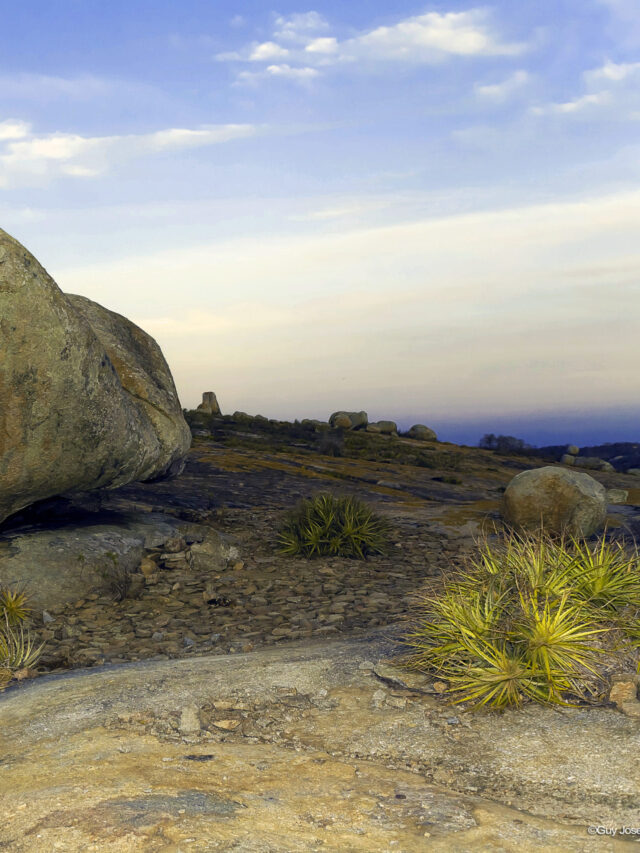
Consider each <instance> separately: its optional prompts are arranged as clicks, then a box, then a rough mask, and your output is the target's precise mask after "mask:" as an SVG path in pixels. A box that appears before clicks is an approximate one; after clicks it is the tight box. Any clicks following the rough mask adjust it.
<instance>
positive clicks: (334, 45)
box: [305, 37, 338, 54]
mask: <svg viewBox="0 0 640 853" xmlns="http://www.w3.org/2000/svg"><path fill="white" fill-rule="evenodd" d="M337 50H338V39H336V38H333V37H325V38H317V39H314V40H313V41H312V42H309V44H308V45H307V46H306V47H305V51H306V52H307V53H321V54H327V53H336V52H337Z"/></svg>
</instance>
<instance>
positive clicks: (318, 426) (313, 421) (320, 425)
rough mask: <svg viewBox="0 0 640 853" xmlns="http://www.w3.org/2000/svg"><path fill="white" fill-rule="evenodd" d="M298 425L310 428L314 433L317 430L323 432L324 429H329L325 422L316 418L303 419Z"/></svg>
mask: <svg viewBox="0 0 640 853" xmlns="http://www.w3.org/2000/svg"><path fill="white" fill-rule="evenodd" d="M300 424H301V425H302V426H311V427H313V428H314V429H315V430H316V431H317V430H325V429H328V428H329V424H328V423H327V421H319V420H318V419H317V418H303V419H302V420H301V421H300Z"/></svg>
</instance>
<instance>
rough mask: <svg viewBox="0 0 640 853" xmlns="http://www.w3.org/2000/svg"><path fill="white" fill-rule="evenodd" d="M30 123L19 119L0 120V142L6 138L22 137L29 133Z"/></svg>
mask: <svg viewBox="0 0 640 853" xmlns="http://www.w3.org/2000/svg"><path fill="white" fill-rule="evenodd" d="M30 129H31V125H30V124H28V122H26V121H21V120H20V119H7V120H6V121H0V142H4V141H5V140H7V139H24V137H25V136H28V135H29V131H30Z"/></svg>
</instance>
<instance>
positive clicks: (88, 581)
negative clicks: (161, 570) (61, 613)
mask: <svg viewBox="0 0 640 853" xmlns="http://www.w3.org/2000/svg"><path fill="white" fill-rule="evenodd" d="M183 535H185V536H186V537H187V539H188V541H189V543H194V544H193V546H192V547H193V548H194V549H198V548H199V549H200V550H201V551H202V552H203V553H206V559H207V566H206V567H207V569H208V570H209V571H212V570H213V569H216V568H218V569H219V568H221V567H222V566H224V565H226V561H227V559H228V556H229V548H228V547H227V546H226V545H225V544H224V542H223V537H222V536H221V535H220V534H218V533H217V532H216V531H213V530H212V529H211V528H208V527H202V526H200V527H197V526H196V525H193V524H189V523H186V522H181V521H179V520H178V519H176V518H172V517H171V516H168V515H163V514H162V513H135V512H130V513H116V512H112V513H102V514H100V513H97V514H95V518H92V517H91V516H90V515H87V516H85V517H84V518H83V519H82V521H78V520H75V521H70V522H69V523H67V524H64V523H59V524H57V525H54V526H50V527H41V526H38V525H32V526H29V525H25V526H22V527H18V528H17V529H12V530H5V531H4V532H1V533H0V584H2V585H4V586H7V587H9V588H10V589H20V590H24V591H25V592H26V593H27V595H28V597H29V602H30V606H31V607H32V608H33V609H34V610H35V611H41V610H44V609H49V610H52V611H55V610H57V609H59V608H62V607H64V606H65V605H66V604H69V603H71V602H76V601H78V600H79V599H80V598H82V597H86V596H87V595H90V594H99V593H102V592H107V593H108V592H109V590H110V588H111V587H112V586H113V583H114V582H117V580H118V578H121V577H123V576H126V575H133V574H135V573H137V572H138V570H139V567H140V563H141V560H142V557H143V555H144V553H145V551H146V550H148V549H159V548H162V546H163V545H164V544H165V543H166V542H167V541H170V540H171V539H173V538H175V537H181V536H183ZM203 540H206V541H204V542H203ZM184 547H185V548H186V542H185V545H184ZM140 580H142V578H140Z"/></svg>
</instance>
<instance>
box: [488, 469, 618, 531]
mask: <svg viewBox="0 0 640 853" xmlns="http://www.w3.org/2000/svg"><path fill="white" fill-rule="evenodd" d="M502 514H503V518H504V520H505V522H506V523H507V524H508V525H510V526H511V527H514V528H516V529H521V530H538V529H540V528H541V527H542V528H543V529H544V530H545V531H546V532H547V533H551V534H558V533H562V532H565V533H568V534H570V535H573V536H577V537H586V536H591V534H593V533H596V532H597V531H598V530H600V529H601V528H602V526H603V525H604V522H605V519H606V517H607V495H606V490H605V488H604V486H602V485H601V484H600V483H598V482H597V480H594V479H593V477H590V476H589V474H583V473H580V472H577V471H567V470H566V469H564V468H556V467H554V466H552V465H548V466H545V467H543V468H534V469H533V470H530V471H522V472H521V473H520V474H516V476H515V477H514V478H513V479H512V480H511V481H510V482H509V484H508V486H507V488H506V489H505V492H504V495H503V501H502Z"/></svg>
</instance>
